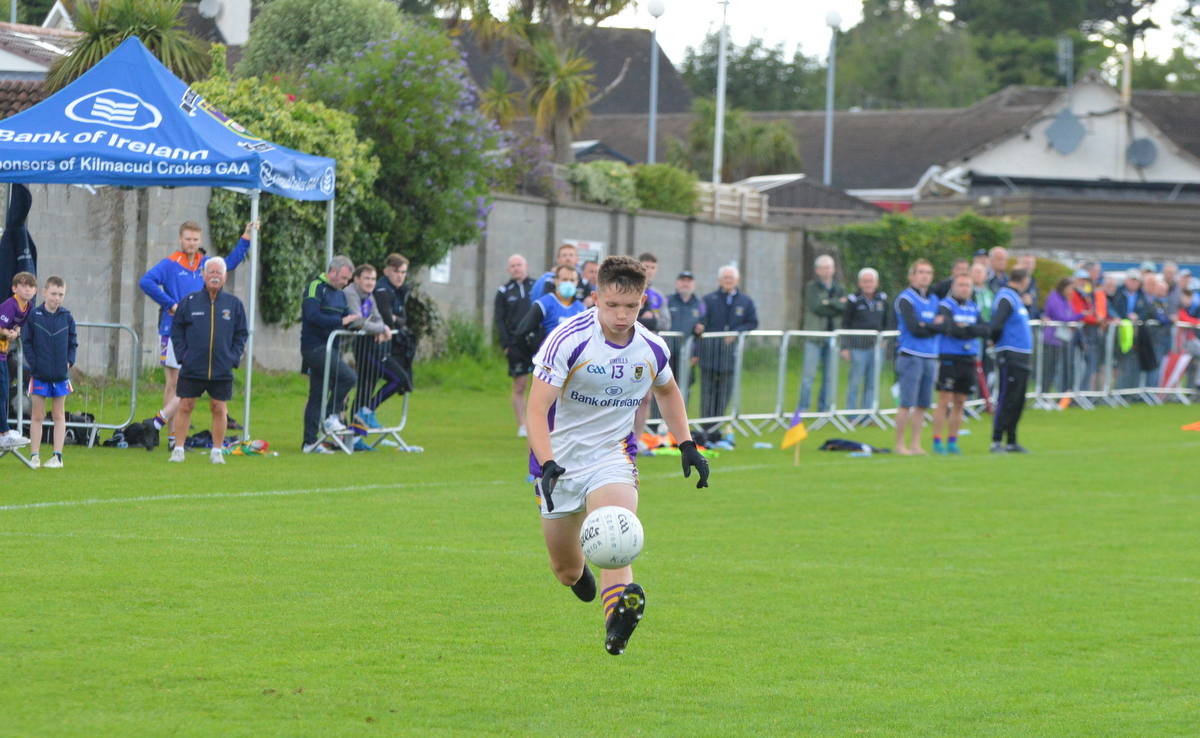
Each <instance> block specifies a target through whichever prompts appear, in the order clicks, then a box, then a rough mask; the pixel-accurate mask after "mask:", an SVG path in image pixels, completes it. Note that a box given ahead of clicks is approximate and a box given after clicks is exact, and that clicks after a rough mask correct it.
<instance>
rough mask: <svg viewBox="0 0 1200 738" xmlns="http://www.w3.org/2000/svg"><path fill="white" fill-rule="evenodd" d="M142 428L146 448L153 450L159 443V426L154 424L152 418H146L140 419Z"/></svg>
mask: <svg viewBox="0 0 1200 738" xmlns="http://www.w3.org/2000/svg"><path fill="white" fill-rule="evenodd" d="M142 429H143V430H145V431H146V440H145V442H144V443H145V445H146V450H147V451H153V450H154V449H155V448H156V447H157V446H158V443H159V439H158V434H159V428H158V427H157V426H155V425H154V418H146V419H145V420H143V421H142Z"/></svg>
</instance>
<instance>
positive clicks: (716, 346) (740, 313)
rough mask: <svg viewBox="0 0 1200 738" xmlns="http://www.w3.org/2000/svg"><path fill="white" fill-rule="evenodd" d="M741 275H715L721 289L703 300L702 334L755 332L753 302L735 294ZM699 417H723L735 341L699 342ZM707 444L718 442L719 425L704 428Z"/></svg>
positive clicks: (725, 270)
mask: <svg viewBox="0 0 1200 738" xmlns="http://www.w3.org/2000/svg"><path fill="white" fill-rule="evenodd" d="M740 279H741V275H740V274H739V273H738V269H737V267H735V266H733V265H732V264H730V265H726V266H723V267H721V268H720V269H719V270H718V271H717V284H718V285H719V286H720V288H719V289H718V290H717V291H716V292H711V293H709V294H707V295H705V296H704V312H705V315H706V320H705V330H706V331H707V332H709V333H715V332H726V331H737V332H742V331H752V330H754V329H756V328H758V311H757V310H756V309H755V307H754V300H751V299H750V297H749V296H748V295H745V294H742V292H741V291H739V290H738V282H739V280H740ZM699 345H700V393H701V394H700V416H701V417H705V418H718V417H721V416H723V415H724V414H725V411H726V409H727V408H728V407H729V400H730V398H731V397H732V396H733V374H734V370H735V368H736V366H737V354H736V351H737V348H736V346H737V338H736V337H734V336H726V337H725V338H707V339H699ZM705 431H706V432H707V433H708V441H709V443H716V442H717V441H720V440H721V424H720V423H713V424H712V425H710V426H709V427H707V428H705Z"/></svg>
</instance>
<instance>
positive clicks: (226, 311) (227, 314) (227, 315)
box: [221, 310, 229, 320]
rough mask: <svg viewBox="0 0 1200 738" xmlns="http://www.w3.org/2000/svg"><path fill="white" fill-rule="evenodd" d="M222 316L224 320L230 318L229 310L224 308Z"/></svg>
mask: <svg viewBox="0 0 1200 738" xmlns="http://www.w3.org/2000/svg"><path fill="white" fill-rule="evenodd" d="M221 317H222V318H223V319H224V320H229V311H228V310H222V311H221Z"/></svg>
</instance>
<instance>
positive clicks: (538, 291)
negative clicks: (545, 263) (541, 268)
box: [532, 243, 579, 300]
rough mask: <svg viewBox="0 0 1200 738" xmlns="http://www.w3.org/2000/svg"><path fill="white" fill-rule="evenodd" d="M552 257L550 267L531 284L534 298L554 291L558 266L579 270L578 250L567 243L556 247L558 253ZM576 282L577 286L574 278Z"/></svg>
mask: <svg viewBox="0 0 1200 738" xmlns="http://www.w3.org/2000/svg"><path fill="white" fill-rule="evenodd" d="M554 259H555V261H554V266H553V267H552V268H550V269H547V270H546V273H545V274H543V275H542V276H541V277H539V278H538V280H537V282H536V283H535V284H534V285H533V295H532V298H533V299H534V300H536V299H538V298H539V297H541V296H542V295H545V294H553V293H554V289H553V284H554V282H555V279H554V275H555V274H556V273H557V271H558V267H561V266H569V267H571V268H572V269H574V270H575V271H576V272H578V271H579V250H578V249H576V248H575V247H574V246H572V245H571V244H569V243H564V244H563V245H562V246H559V247H558V253H556V254H555V256H554ZM576 282H577V284H576V287H578V286H579V285H578V280H576Z"/></svg>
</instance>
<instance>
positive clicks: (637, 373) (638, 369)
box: [633, 364, 646, 382]
mask: <svg viewBox="0 0 1200 738" xmlns="http://www.w3.org/2000/svg"><path fill="white" fill-rule="evenodd" d="M645 369H646V367H644V366H642V365H641V364H638V365H637V366H635V367H634V368H633V381H635V382H640V381H642V373H643V371H644V370H645Z"/></svg>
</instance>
